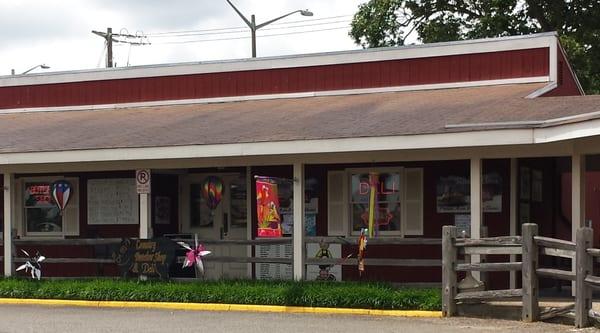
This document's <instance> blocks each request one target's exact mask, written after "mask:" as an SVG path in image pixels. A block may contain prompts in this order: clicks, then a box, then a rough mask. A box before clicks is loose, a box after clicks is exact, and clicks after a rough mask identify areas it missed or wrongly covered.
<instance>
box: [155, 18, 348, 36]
mask: <svg viewBox="0 0 600 333" xmlns="http://www.w3.org/2000/svg"><path fill="white" fill-rule="evenodd" d="M337 23H349V21H348V20H339V21H331V22H321V23H313V24H301V25H293V26H286V27H274V28H263V29H262V31H266V30H287V29H295V28H304V27H314V26H320V25H331V24H337ZM247 32H248V28H246V29H242V30H237V31H224V32H198V33H181V34H173V35H159V36H152V38H175V37H189V36H210V35H226V34H239V33H247Z"/></svg>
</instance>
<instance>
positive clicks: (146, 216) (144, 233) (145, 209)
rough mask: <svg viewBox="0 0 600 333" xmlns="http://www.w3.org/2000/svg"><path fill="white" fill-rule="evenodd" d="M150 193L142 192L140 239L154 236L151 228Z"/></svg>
mask: <svg viewBox="0 0 600 333" xmlns="http://www.w3.org/2000/svg"><path fill="white" fill-rule="evenodd" d="M150 207H151V205H150V194H149V193H143V194H140V239H149V238H152V230H151V229H150V216H151V215H150V214H151V213H150Z"/></svg>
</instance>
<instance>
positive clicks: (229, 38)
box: [151, 25, 349, 45]
mask: <svg viewBox="0 0 600 333" xmlns="http://www.w3.org/2000/svg"><path fill="white" fill-rule="evenodd" d="M348 27H349V26H348V25H346V26H343V27H334V28H326V29H314V30H303V31H293V32H285V33H278V34H267V35H258V36H257V38H263V37H275V36H287V35H297V34H303V33H312V32H321V31H331V30H340V29H347V28H348ZM248 38H251V37H250V36H240V37H228V38H212V39H198V40H185V41H170V42H157V43H152V44H151V45H165V44H189V43H203V42H216V41H225V40H239V39H248Z"/></svg>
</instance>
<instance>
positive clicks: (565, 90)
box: [543, 45, 581, 97]
mask: <svg viewBox="0 0 600 333" xmlns="http://www.w3.org/2000/svg"><path fill="white" fill-rule="evenodd" d="M556 52H557V53H558V64H557V66H558V69H557V74H558V78H557V81H558V87H556V88H555V89H552V90H551V91H549V92H548V93H546V94H545V95H543V97H552V96H579V95H581V92H580V91H579V87H578V86H577V81H576V80H577V79H576V78H575V73H573V72H571V70H570V69H569V61H568V60H567V59H566V58H565V57H564V55H563V53H562V51H561V50H560V45H559V46H558V48H557V51H556Z"/></svg>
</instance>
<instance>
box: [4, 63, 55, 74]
mask: <svg viewBox="0 0 600 333" xmlns="http://www.w3.org/2000/svg"><path fill="white" fill-rule="evenodd" d="M38 67H40V68H41V69H48V68H50V66H48V65H46V64H39V65H35V66H33V67H31V68H30V69H28V70H26V71H24V72H23V73H21V74H19V75H24V74H27V73H29V72H31V71H32V70H34V69H36V68H38ZM10 74H11V75H15V70H14V69H11V70H10Z"/></svg>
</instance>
